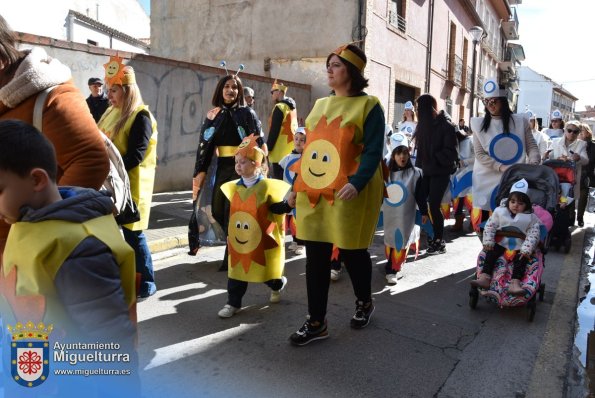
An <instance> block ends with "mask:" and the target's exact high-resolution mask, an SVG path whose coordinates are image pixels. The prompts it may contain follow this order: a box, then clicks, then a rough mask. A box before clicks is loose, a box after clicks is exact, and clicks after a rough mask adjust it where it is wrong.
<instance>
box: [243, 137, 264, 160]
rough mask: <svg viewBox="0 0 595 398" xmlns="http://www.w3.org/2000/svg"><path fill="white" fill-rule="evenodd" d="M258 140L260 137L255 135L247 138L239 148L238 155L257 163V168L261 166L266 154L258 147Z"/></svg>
mask: <svg viewBox="0 0 595 398" xmlns="http://www.w3.org/2000/svg"><path fill="white" fill-rule="evenodd" d="M257 139H258V137H257V136H255V135H254V134H251V135H249V136H248V137H245V138H244V139H243V140H242V142H241V143H240V145H239V146H238V149H237V150H236V155H242V156H245V157H247V158H248V159H250V160H252V161H253V162H254V163H256V165H257V166H260V165H261V164H262V159H264V152H263V150H262V149H260V148H259V147H258V142H257V141H256V140H257Z"/></svg>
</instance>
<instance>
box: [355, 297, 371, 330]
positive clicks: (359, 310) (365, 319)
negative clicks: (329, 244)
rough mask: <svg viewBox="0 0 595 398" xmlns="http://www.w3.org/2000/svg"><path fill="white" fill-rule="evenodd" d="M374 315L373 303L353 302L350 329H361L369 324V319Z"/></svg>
mask: <svg viewBox="0 0 595 398" xmlns="http://www.w3.org/2000/svg"><path fill="white" fill-rule="evenodd" d="M373 313H374V303H373V302H372V301H369V302H368V303H364V302H363V301H359V300H358V301H356V302H355V315H353V318H351V327H352V328H354V329H363V328H365V327H366V326H368V324H369V323H370V318H372V314H373Z"/></svg>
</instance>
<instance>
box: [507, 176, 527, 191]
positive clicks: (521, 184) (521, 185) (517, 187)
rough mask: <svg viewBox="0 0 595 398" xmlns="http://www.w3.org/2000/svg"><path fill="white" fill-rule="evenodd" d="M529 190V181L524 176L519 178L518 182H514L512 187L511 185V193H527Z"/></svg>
mask: <svg viewBox="0 0 595 398" xmlns="http://www.w3.org/2000/svg"><path fill="white" fill-rule="evenodd" d="M528 190H529V183H528V182H527V180H525V179H524V178H522V179H520V180H518V181H517V182H515V183H514V184H512V187H510V193H513V192H520V193H524V194H525V195H526V194H527V191H528Z"/></svg>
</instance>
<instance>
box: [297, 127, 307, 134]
mask: <svg viewBox="0 0 595 398" xmlns="http://www.w3.org/2000/svg"><path fill="white" fill-rule="evenodd" d="M295 134H303V135H306V128H305V127H298V128H297V129H295Z"/></svg>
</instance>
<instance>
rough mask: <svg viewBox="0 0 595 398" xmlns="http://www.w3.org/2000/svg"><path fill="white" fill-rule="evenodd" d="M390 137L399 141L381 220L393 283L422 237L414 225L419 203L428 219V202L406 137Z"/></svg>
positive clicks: (387, 275) (424, 219)
mask: <svg viewBox="0 0 595 398" xmlns="http://www.w3.org/2000/svg"><path fill="white" fill-rule="evenodd" d="M391 139H392V140H393V142H395V143H396V145H395V148H394V149H393V151H392V153H391V159H390V162H389V164H388V168H389V171H390V175H389V178H388V182H387V187H386V190H387V193H388V197H387V198H385V199H384V202H383V204H382V214H383V220H382V221H383V225H384V244H385V246H386V248H385V250H386V258H387V260H388V262H387V263H386V267H385V271H386V280H387V283H388V284H389V285H394V284H396V283H397V272H399V271H400V270H401V267H402V265H403V263H404V262H405V260H406V259H407V251H408V250H409V246H410V245H411V243H413V242H415V241H416V240H417V239H418V238H419V227H418V226H416V225H415V213H416V211H415V208H416V204H417V206H418V207H419V209H420V212H421V214H422V223H425V222H426V220H427V214H428V206H427V203H426V201H425V198H424V197H423V194H422V193H421V192H420V189H419V185H420V184H419V183H418V182H419V180H420V179H421V176H422V173H421V170H420V169H418V168H417V167H414V166H413V164H412V163H411V158H410V156H409V141H408V140H407V137H405V135H404V134H402V133H395V134H393V135H392V136H391ZM416 228H417V231H416ZM416 232H417V233H416ZM416 238H417V239H416Z"/></svg>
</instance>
